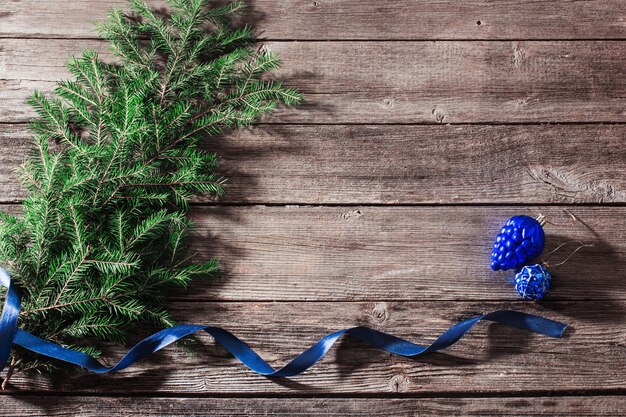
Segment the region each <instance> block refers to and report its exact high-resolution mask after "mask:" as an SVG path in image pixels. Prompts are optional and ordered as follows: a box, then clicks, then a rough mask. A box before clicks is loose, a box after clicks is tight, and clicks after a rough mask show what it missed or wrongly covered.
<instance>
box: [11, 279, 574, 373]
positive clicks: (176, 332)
mask: <svg viewBox="0 0 626 417" xmlns="http://www.w3.org/2000/svg"><path fill="white" fill-rule="evenodd" d="M0 284H2V285H3V286H5V287H6V288H7V296H6V301H5V304H4V309H3V310H2V317H0V371H2V370H3V369H4V367H5V366H6V363H7V361H8V359H9V356H10V354H11V346H12V345H13V344H14V343H15V344H16V345H19V346H21V347H23V348H25V349H28V350H30V351H32V352H35V353H38V354H40V355H44V356H48V357H50V358H53V359H58V360H60V361H63V362H67V363H71V364H74V365H78V366H81V367H83V368H85V369H87V370H89V371H92V372H96V373H100V374H103V373H107V372H114V371H120V370H122V369H125V368H128V367H129V366H131V365H133V364H134V363H135V362H137V361H139V360H141V359H142V358H144V357H146V356H148V355H150V354H152V353H154V352H157V351H159V350H161V349H163V348H164V347H166V346H168V345H170V344H172V343H174V342H176V341H178V340H179V339H182V338H184V337H186V336H189V335H190V334H192V333H196V332H198V331H200V330H204V331H205V332H206V333H208V334H210V335H211V336H212V337H213V339H215V341H216V342H217V343H218V344H220V345H222V346H223V347H224V348H225V349H226V350H227V351H229V352H230V353H231V354H232V355H233V356H234V357H236V358H237V359H239V360H240V361H241V362H242V363H243V364H244V365H245V366H247V367H248V368H249V369H251V370H252V371H254V372H256V373H258V374H261V375H264V376H268V377H291V376H296V375H299V374H301V373H302V372H304V371H306V370H307V369H309V368H310V367H311V366H313V365H314V364H315V363H316V362H317V361H319V360H320V359H321V358H322V357H323V356H324V355H325V354H326V353H327V352H328V351H329V350H330V348H331V347H332V346H333V345H334V344H335V342H336V341H337V340H338V339H339V338H340V337H341V336H343V335H344V334H348V335H351V336H354V337H356V338H358V339H361V340H362V341H364V342H366V343H368V344H370V345H371V346H374V347H376V348H378V349H382V350H384V351H387V352H389V353H393V354H396V355H400V356H407V357H412V356H418V355H423V354H425V353H429V352H435V351H438V350H441V349H444V348H447V347H449V346H451V345H453V344H454V343H456V342H457V341H458V340H459V339H461V338H462V337H463V336H464V335H465V334H466V333H467V332H468V331H469V330H470V329H471V328H472V327H473V326H474V325H475V324H476V323H478V322H479V321H483V320H487V321H493V322H497V323H500V324H505V325H507V326H512V327H517V328H519V329H524V330H530V331H532V332H535V333H540V334H543V335H546V336H550V337H561V336H563V332H564V331H565V329H566V328H567V326H566V325H565V324H563V323H559V322H557V321H553V320H549V319H546V318H543V317H539V316H535V315H532V314H526V313H521V312H518V311H510V310H499V311H493V312H491V313H487V314H484V315H482V316H477V317H472V318H470V319H467V320H463V321H461V322H459V323H457V324H455V325H454V326H452V327H450V328H449V329H448V330H446V331H445V332H444V333H443V334H442V335H441V336H439V337H438V338H437V340H435V341H434V342H433V343H431V344H430V345H428V346H422V345H418V344H416V343H412V342H409V341H408V340H404V339H401V338H399V337H395V336H392V335H390V334H387V333H383V332H379V331H377V330H374V329H370V328H368V327H364V326H358V327H351V328H348V329H343V330H339V331H336V332H334V333H330V334H328V335H326V336H324V337H322V338H321V339H320V340H319V341H318V342H317V343H315V344H314V345H313V346H311V347H310V348H308V349H307V350H305V351H304V352H302V353H301V354H300V355H298V356H296V357H295V358H294V359H292V360H291V362H289V363H288V364H287V365H285V366H283V367H282V368H280V369H278V370H276V369H274V368H272V367H271V366H270V365H269V364H268V363H267V362H265V361H264V360H263V359H262V358H261V357H260V356H259V355H257V354H256V352H254V351H253V350H252V349H251V348H250V347H249V346H248V345H247V344H245V343H244V342H243V341H242V340H241V339H239V338H238V337H236V336H234V335H233V334H232V333H230V332H228V331H227V330H224V329H222V328H219V327H213V326H202V325H194V324H181V325H178V326H174V327H170V328H167V329H164V330H161V331H159V332H157V333H154V334H153V335H151V336H149V337H147V338H145V339H144V340H142V341H141V342H139V343H137V344H136V345H135V346H134V347H133V348H132V349H130V350H129V351H128V353H127V354H126V355H124V357H123V358H122V359H121V360H120V361H119V362H118V363H117V365H115V366H113V367H107V366H104V365H102V364H101V363H100V362H98V361H97V360H96V359H95V358H93V357H92V356H89V355H87V354H84V353H82V352H77V351H75V350H71V349H67V348H64V347H62V346H60V345H57V344H56V343H52V342H48V341H46V340H43V339H41V338H39V337H37V336H34V335H32V334H30V333H28V332H26V331H24V330H22V329H18V328H17V320H18V317H19V311H20V296H19V293H18V292H17V290H16V289H15V286H14V285H13V284H12V281H11V278H10V276H9V274H8V273H7V272H6V271H5V270H4V269H2V268H0Z"/></svg>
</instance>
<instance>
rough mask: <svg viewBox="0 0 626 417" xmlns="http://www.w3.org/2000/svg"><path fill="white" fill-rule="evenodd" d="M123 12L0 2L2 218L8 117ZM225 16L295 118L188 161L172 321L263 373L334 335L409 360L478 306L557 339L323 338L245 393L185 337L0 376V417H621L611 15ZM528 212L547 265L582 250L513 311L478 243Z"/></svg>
mask: <svg viewBox="0 0 626 417" xmlns="http://www.w3.org/2000/svg"><path fill="white" fill-rule="evenodd" d="M123 4H124V1H123V0H89V1H87V0H84V1H77V0H49V1H46V0H3V1H2V3H1V4H0V38H1V39H0V203H2V204H4V206H5V207H4V209H7V210H11V209H15V208H17V206H16V205H17V204H19V202H20V200H21V199H22V198H23V197H24V191H23V190H22V189H20V188H19V186H18V185H17V178H16V176H15V174H14V172H13V170H14V168H15V167H16V165H17V164H19V163H20V162H21V160H22V158H23V157H24V155H25V153H26V151H27V149H28V148H29V138H28V132H27V131H26V123H27V122H28V121H29V120H30V119H31V117H32V116H33V112H32V111H31V110H30V109H29V108H28V106H26V105H25V103H24V100H25V98H26V97H27V96H28V95H29V94H30V93H31V92H32V91H33V89H35V88H39V89H42V90H44V91H50V90H51V88H52V86H53V83H54V82H55V81H57V80H59V79H61V78H64V77H67V76H68V73H67V71H66V70H65V69H64V67H63V64H64V62H65V60H66V59H67V57H68V56H69V55H70V54H78V53H79V52H80V51H81V50H82V49H83V48H95V49H96V50H99V51H102V52H103V53H104V51H105V50H106V45H105V44H104V43H103V42H101V41H99V40H97V39H96V37H95V35H94V33H93V24H94V23H95V22H97V21H98V20H100V19H101V18H102V17H103V16H104V15H105V12H106V10H107V9H109V8H110V7H111V6H114V5H123ZM154 4H155V6H161V3H159V2H154ZM249 4H250V11H249V15H248V20H249V21H250V22H251V23H252V24H253V25H254V26H255V27H256V28H257V30H258V32H259V33H260V35H261V38H262V39H263V40H264V41H266V44H267V47H268V48H270V49H272V50H275V51H278V52H279V53H280V54H281V56H282V59H283V62H284V65H283V69H282V70H280V71H279V74H278V76H279V77H281V78H283V79H285V80H286V81H287V83H288V84H290V85H292V86H295V87H299V88H301V89H302V90H303V91H304V93H305V94H306V98H307V100H306V103H305V104H304V105H302V106H300V107H298V108H296V109H287V110H280V111H278V112H276V113H275V114H274V115H273V116H272V117H270V118H267V119H265V120H264V121H263V122H262V123H261V124H259V125H257V126H255V127H254V128H251V129H247V130H243V131H239V132H235V133H232V134H228V135H225V136H224V137H223V138H220V139H219V140H216V141H215V142H214V143H213V144H211V146H212V147H214V148H215V149H216V150H217V151H218V152H219V153H220V154H221V156H222V158H223V171H224V172H225V174H227V175H228V176H229V178H230V192H229V195H228V197H227V198H225V199H222V200H220V201H213V200H198V201H197V203H196V204H195V205H194V207H193V216H194V218H195V219H196V221H197V230H196V235H197V239H196V240H195V243H194V244H195V246H196V247H197V249H198V252H199V253H200V254H201V255H202V256H204V257H208V256H218V257H219V258H221V259H222V262H223V265H224V274H223V275H222V276H221V277H220V278H219V279H216V280H215V281H213V282H210V283H201V284H199V285H196V286H195V287H194V288H193V289H192V290H190V291H188V292H185V291H182V292H177V293H175V294H172V309H173V310H174V313H175V317H176V318H177V319H178V320H179V321H181V322H199V323H212V324H216V325H221V326H225V327H227V328H229V329H232V330H233V331H234V332H235V333H236V334H237V335H239V336H241V337H242V338H243V339H244V340H246V341H248V342H249V344H250V345H251V346H253V347H254V348H255V349H256V350H258V351H259V352H260V353H261V355H262V356H263V357H265V358H267V359H268V360H269V361H270V362H271V363H272V364H275V365H281V364H283V363H285V361H287V360H288V359H290V358H291V357H292V356H294V355H295V354H297V353H299V352H300V351H301V350H303V349H304V348H306V347H308V346H309V345H310V344H311V343H313V342H314V341H316V340H317V339H318V338H319V337H320V336H322V335H323V334H325V333H326V332H328V331H330V330H334V329H338V328H341V327H344V326H351V325H357V324H363V325H368V326H372V327H374V328H376V329H380V330H384V331H388V332H391V333H393V334H397V335H399V336H405V337H408V338H411V339H412V340H416V341H429V340H433V337H434V336H435V335H437V334H439V333H440V332H441V331H442V330H444V329H445V328H447V327H448V326H449V325H451V324H452V323H454V322H456V321H458V320H461V319H464V318H467V317H470V316H473V315H476V314H479V313H483V312H486V311H489V310H493V309H500V308H515V309H519V310H522V311H527V312H532V313H539V314H541V315H544V316H547V317H550V318H554V319H557V320H562V321H565V322H567V323H569V324H570V325H571V326H572V328H571V329H570V330H569V331H568V332H567V336H566V338H565V339H563V340H557V339H549V338H546V337H541V336H537V335H532V334H529V333H524V332H521V331H517V330H511V329H508V328H505V327H500V326H497V325H488V324H481V325H479V326H478V327H477V328H476V329H475V330H473V331H472V333H471V334H470V335H469V337H467V338H466V339H464V340H463V341H462V342H461V343H459V344H458V345H456V346H454V347H452V348H450V349H448V350H446V351H445V352H442V353H437V354H432V355H429V356H427V357H423V358H419V359H416V360H410V359H403V358H399V357H394V356H390V355H389V354H385V353H381V352H379V351H376V350H373V349H370V348H367V347H365V346H364V345H363V344H361V343H359V342H356V341H354V340H351V339H346V340H344V341H342V342H341V343H340V344H339V345H338V347H336V348H334V349H333V350H332V352H331V353H330V354H329V355H328V357H326V358H325V359H324V360H323V361H322V362H321V363H320V364H318V365H317V366H316V367H315V368H313V369H312V370H311V371H309V372H307V373H306V374H304V375H302V376H301V377H297V378H294V379H292V380H269V379H266V378H263V377H260V376H256V375H254V374H252V373H251V372H249V371H248V370H246V369H244V368H243V367H242V366H240V365H239V364H238V363H237V362H236V361H235V360H234V359H233V358H231V357H230V356H229V355H228V354H227V353H226V352H225V351H224V350H223V349H221V348H219V347H216V346H214V345H213V342H212V341H211V340H210V338H208V337H206V338H204V339H202V343H203V345H204V347H203V349H202V352H201V353H199V354H196V355H195V356H191V355H190V354H189V353H187V352H185V351H184V350H183V349H180V348H175V347H174V348H169V349H167V351H166V352H163V353H161V354H158V355H156V356H154V357H153V358H151V359H150V360H148V361H147V362H145V363H144V364H142V365H140V366H137V367H134V368H132V369H129V370H127V371H124V372H122V373H120V374H116V375H111V376H104V377H103V376H94V375H89V374H86V373H85V372H83V371H81V370H78V369H74V370H71V371H68V372H66V373H65V374H63V375H61V376H56V377H54V378H49V377H35V378H32V377H24V376H22V375H17V376H15V377H14V378H13V379H12V380H11V385H10V387H9V389H8V390H7V391H4V392H2V393H1V396H0V401H2V407H0V415H21V416H26V415H37V414H43V413H49V414H56V415H94V414H97V415H103V416H105V415H106V416H109V415H114V414H118V413H128V414H136V415H141V416H145V415H153V414H157V415H161V414H162V415H208V414H211V415H248V414H253V415H266V414H271V413H283V414H288V415H295V414H298V415H331V416H338V415H348V414H359V415H389V416H391V415H393V416H404V415H423V414H435V415H441V416H449V415H454V414H462V415H567V416H571V415H580V416H592V415H593V416H596V415H624V414H625V412H626V411H625V410H626V397H625V396H624V393H625V388H626V325H625V322H626V286H625V283H626V280H625V272H624V271H626V233H625V225H626V224H625V219H626V205H625V204H624V203H625V202H626V175H625V169H626V147H625V146H624V141H625V139H626V76H625V71H624V69H625V68H626V42H624V41H625V40H626V1H624V0H598V1H571V0H544V1H536V0H533V1H531V0H497V1H486V0H483V1H477V0H468V1H463V2H459V1H454V0H447V1H446V0H430V1H409V0H395V1H380V0H334V1H331V0H318V1H310V0H307V1H300V0H251V1H249ZM538 213H543V214H544V215H546V216H547V217H548V220H549V222H550V223H549V224H548V225H547V226H546V232H547V235H548V239H547V249H548V250H550V249H552V248H554V247H556V246H557V245H559V244H560V243H563V242H567V241H571V240H582V241H584V242H588V243H593V245H594V246H593V248H585V249H584V250H583V251H581V252H580V253H579V254H577V255H576V256H575V257H574V258H573V259H572V260H571V261H570V262H569V263H567V264H566V265H565V266H564V267H562V268H560V269H558V270H556V271H555V278H554V279H555V281H554V290H553V292H552V293H551V294H550V297H549V300H548V301H546V302H542V303H530V302H521V301H520V300H519V299H518V297H517V296H516V294H515V293H514V290H513V289H512V287H511V286H510V285H509V284H508V283H507V277H506V276H505V274H503V273H494V272H492V271H490V270H489V267H488V263H489V262H488V256H489V252H490V244H491V240H492V238H493V237H494V236H495V234H496V233H497V230H498V227H499V225H500V224H501V223H502V222H503V221H504V220H505V219H506V218H508V216H511V215H513V214H530V215H535V214H538ZM570 213H571V214H572V215H573V216H575V218H576V219H577V221H572V217H571V216H570ZM567 252H568V250H567V249H566V250H564V251H562V252H559V253H558V254H557V256H555V257H553V258H552V259H553V262H558V260H560V259H563V258H564V257H565V256H566V255H567ZM138 337H139V336H138ZM123 350H124V349H119V351H114V352H112V356H111V358H117V357H119V354H121V352H122V351H123Z"/></svg>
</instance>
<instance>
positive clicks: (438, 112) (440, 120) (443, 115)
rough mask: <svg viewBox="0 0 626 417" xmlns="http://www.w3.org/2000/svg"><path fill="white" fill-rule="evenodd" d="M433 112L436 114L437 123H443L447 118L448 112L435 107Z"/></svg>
mask: <svg viewBox="0 0 626 417" xmlns="http://www.w3.org/2000/svg"><path fill="white" fill-rule="evenodd" d="M432 113H433V116H435V120H436V121H437V123H443V120H444V119H445V118H446V112H444V111H443V110H441V109H438V108H434V109H433V111H432Z"/></svg>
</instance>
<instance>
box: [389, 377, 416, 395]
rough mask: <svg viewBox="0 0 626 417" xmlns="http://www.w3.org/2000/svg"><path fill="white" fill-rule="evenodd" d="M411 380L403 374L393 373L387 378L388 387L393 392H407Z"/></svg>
mask: <svg viewBox="0 0 626 417" xmlns="http://www.w3.org/2000/svg"><path fill="white" fill-rule="evenodd" d="M410 385H411V382H410V381H409V379H408V378H407V377H406V376H404V375H394V376H392V377H391V379H390V380H389V389H390V390H391V391H393V392H407V391H408V390H409V386H410Z"/></svg>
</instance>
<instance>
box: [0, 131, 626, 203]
mask: <svg viewBox="0 0 626 417" xmlns="http://www.w3.org/2000/svg"><path fill="white" fill-rule="evenodd" d="M624 143H626V126H624V125H608V126H601V125H562V126H535V125H533V126H473V125H466V126H457V125H453V126H448V125H445V126H342V125H333V126H310V125H293V126H292V125H261V126H255V127H254V128H252V129H246V130H240V131H235V132H229V133H228V134H227V135H225V136H224V137H221V138H217V139H211V141H210V142H209V143H208V144H207V146H206V147H207V149H210V150H213V151H215V152H217V154H218V155H219V156H220V158H221V160H222V165H221V169H220V170H221V172H222V173H224V175H225V176H226V177H227V178H228V195H227V196H226V197H225V198H221V199H219V200H214V199H213V198H211V197H206V198H198V199H196V200H195V201H196V202H198V203H200V202H219V203H273V204H415V203H418V204H450V203H496V202H497V203H501V204H508V203H524V204H542V203H603V202H609V203H618V202H626V176H625V175H624V172H626V147H625V146H624ZM31 147H32V145H31V139H30V137H29V133H28V132H27V130H26V125H0V202H17V201H20V200H22V199H23V198H24V197H25V195H26V194H25V190H24V189H23V188H22V187H21V186H20V183H19V179H18V177H17V175H16V173H15V169H16V167H17V166H18V165H19V164H21V163H22V161H23V160H24V158H25V157H26V156H27V155H28V154H29V151H30V149H31ZM487 161H488V162H487Z"/></svg>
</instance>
